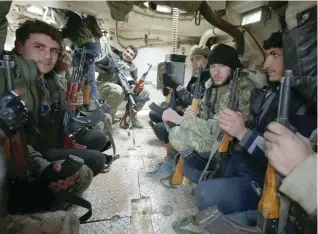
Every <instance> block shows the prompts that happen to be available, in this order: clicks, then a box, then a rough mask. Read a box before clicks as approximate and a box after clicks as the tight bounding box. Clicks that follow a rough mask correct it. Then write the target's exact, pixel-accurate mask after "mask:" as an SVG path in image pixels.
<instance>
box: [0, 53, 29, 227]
mask: <svg viewBox="0 0 318 234" xmlns="http://www.w3.org/2000/svg"><path fill="white" fill-rule="evenodd" d="M14 66H15V62H14V61H13V60H12V58H11V56H10V55H4V56H3V60H0V69H4V70H5V71H6V86H7V91H8V94H7V95H4V96H2V97H1V98H0V132H1V133H0V135H2V136H1V139H0V142H1V141H2V140H4V141H3V143H4V145H3V147H2V145H0V232H1V233H3V232H4V229H5V228H4V225H5V222H4V218H5V217H6V215H7V209H6V204H7V201H6V200H7V199H5V198H6V196H7V194H6V192H7V186H6V165H7V164H6V160H5V158H6V159H8V161H9V162H10V164H11V165H12V166H13V168H14V169H16V170H15V171H16V173H17V175H18V177H20V176H21V177H24V176H25V175H26V174H25V173H26V172H28V169H29V154H28V149H27V145H26V140H25V135H24V131H23V129H22V127H23V125H24V124H25V123H26V122H27V118H28V115H27V112H28V110H27V108H26V106H25V103H24V102H23V101H22V100H21V99H20V98H19V96H18V94H17V93H16V92H14V91H13V73H12V72H11V69H13V67H14ZM1 79H4V77H1ZM2 133H4V135H3V134H2ZM2 137H4V138H3V139H2ZM1 144H2V142H1ZM20 173H21V174H20Z"/></svg>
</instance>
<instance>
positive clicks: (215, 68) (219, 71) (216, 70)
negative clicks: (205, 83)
mask: <svg viewBox="0 0 318 234" xmlns="http://www.w3.org/2000/svg"><path fill="white" fill-rule="evenodd" d="M210 75H211V79H212V82H213V85H214V86H221V85H222V84H224V83H225V82H226V81H227V79H228V78H229V76H230V75H231V68H230V67H228V66H225V65H223V64H213V65H210Z"/></svg>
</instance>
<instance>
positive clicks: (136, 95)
mask: <svg viewBox="0 0 318 234" xmlns="http://www.w3.org/2000/svg"><path fill="white" fill-rule="evenodd" d="M151 67H152V64H148V69H147V71H146V72H145V73H144V74H143V75H142V77H141V78H140V80H139V81H138V82H137V85H136V87H135V91H134V93H135V95H134V99H135V101H136V102H143V101H148V100H149V98H144V97H140V96H139V93H140V91H141V86H142V85H143V84H144V83H145V79H146V77H147V75H148V72H149V70H150V68H151ZM128 107H129V106H127V109H126V112H125V114H124V115H123V117H122V118H121V120H120V123H119V125H121V124H122V123H126V119H127V117H128V115H129V109H128ZM134 114H136V113H135V112H134Z"/></svg>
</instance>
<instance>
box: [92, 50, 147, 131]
mask: <svg viewBox="0 0 318 234" xmlns="http://www.w3.org/2000/svg"><path fill="white" fill-rule="evenodd" d="M114 52H115V53H113V55H114V57H115V59H116V62H117V64H118V65H119V66H120V67H123V68H124V69H123V70H124V73H125V77H126V79H127V81H128V83H129V84H134V83H137V79H138V75H137V68H136V67H135V65H134V64H133V62H132V61H133V60H134V59H135V58H136V56H137V54H138V50H137V48H136V47H135V46H132V45H130V46H128V47H127V48H126V49H125V50H124V52H122V53H121V52H119V51H118V50H116V49H114ZM95 65H96V71H97V72H99V73H100V74H99V76H98V77H97V87H98V91H99V93H100V98H101V100H103V101H106V102H107V104H108V105H109V106H110V110H109V114H110V115H111V117H112V119H113V121H114V118H115V114H116V112H117V109H118V106H119V105H120V104H121V103H122V101H123V99H124V98H125V94H124V91H123V88H122V87H121V86H120V85H119V84H118V77H117V70H116V68H115V67H113V66H112V65H111V64H110V61H109V58H108V56H107V55H106V56H105V58H103V59H101V60H100V61H98V62H96V64H95ZM149 95H150V94H149V92H148V91H147V90H146V89H145V88H144V87H142V88H141V91H140V93H139V94H138V96H140V97H141V98H144V99H148V98H149ZM145 103H146V101H136V107H135V110H136V111H140V110H141V109H142V108H143V106H144V105H145ZM132 125H133V127H135V128H142V127H143V126H142V124H141V122H140V121H139V120H138V119H137V118H136V115H135V116H133V119H132Z"/></svg>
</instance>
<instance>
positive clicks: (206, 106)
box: [163, 44, 255, 158]
mask: <svg viewBox="0 0 318 234" xmlns="http://www.w3.org/2000/svg"><path fill="white" fill-rule="evenodd" d="M208 64H209V65H210V75H211V77H212V78H211V79H209V80H208V81H207V82H206V84H205V86H206V91H205V95H204V97H203V99H202V100H201V104H200V112H199V115H198V116H196V115H195V114H194V112H193V111H192V108H191V106H189V107H188V109H187V110H186V112H185V115H184V116H183V117H182V118H180V119H182V121H180V126H176V127H173V128H172V129H171V130H170V133H169V142H170V144H171V145H172V146H173V148H174V149H175V150H177V151H178V152H180V153H181V154H182V155H183V156H185V157H186V156H187V155H189V154H191V153H192V152H193V151H194V150H195V151H196V152H198V153H200V154H202V155H204V157H207V158H208V157H209V152H210V151H211V149H212V146H213V144H214V142H215V139H216V137H217V135H218V134H219V132H220V129H219V127H218V114H219V113H220V111H222V110H223V109H225V108H226V107H227V104H228V100H229V95H230V88H231V84H232V83H231V78H232V71H233V69H235V68H237V67H241V66H242V65H241V63H240V61H239V60H238V57H237V53H236V51H235V49H234V48H232V47H230V46H228V45H225V44H220V45H218V46H217V47H215V48H214V49H213V51H212V52H211V54H210V56H209V58H208ZM254 87H255V86H254V83H253V82H252V81H251V80H250V79H249V78H248V77H241V78H240V79H239V81H238V84H237V87H236V95H235V96H236V98H237V100H238V101H239V106H238V110H239V111H240V112H241V113H242V114H243V115H244V116H247V115H248V113H249V98H250V92H251V90H252V89H253V88H254ZM183 92H184V94H183V95H182V96H183V97H186V98H190V99H191V98H192V96H191V95H188V94H187V91H186V90H183ZM169 112H171V110H167V111H166V112H165V113H164V117H163V118H166V121H171V120H170V119H169ZM167 115H168V118H167ZM180 117H181V116H180ZM171 122H172V121H171Z"/></svg>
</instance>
